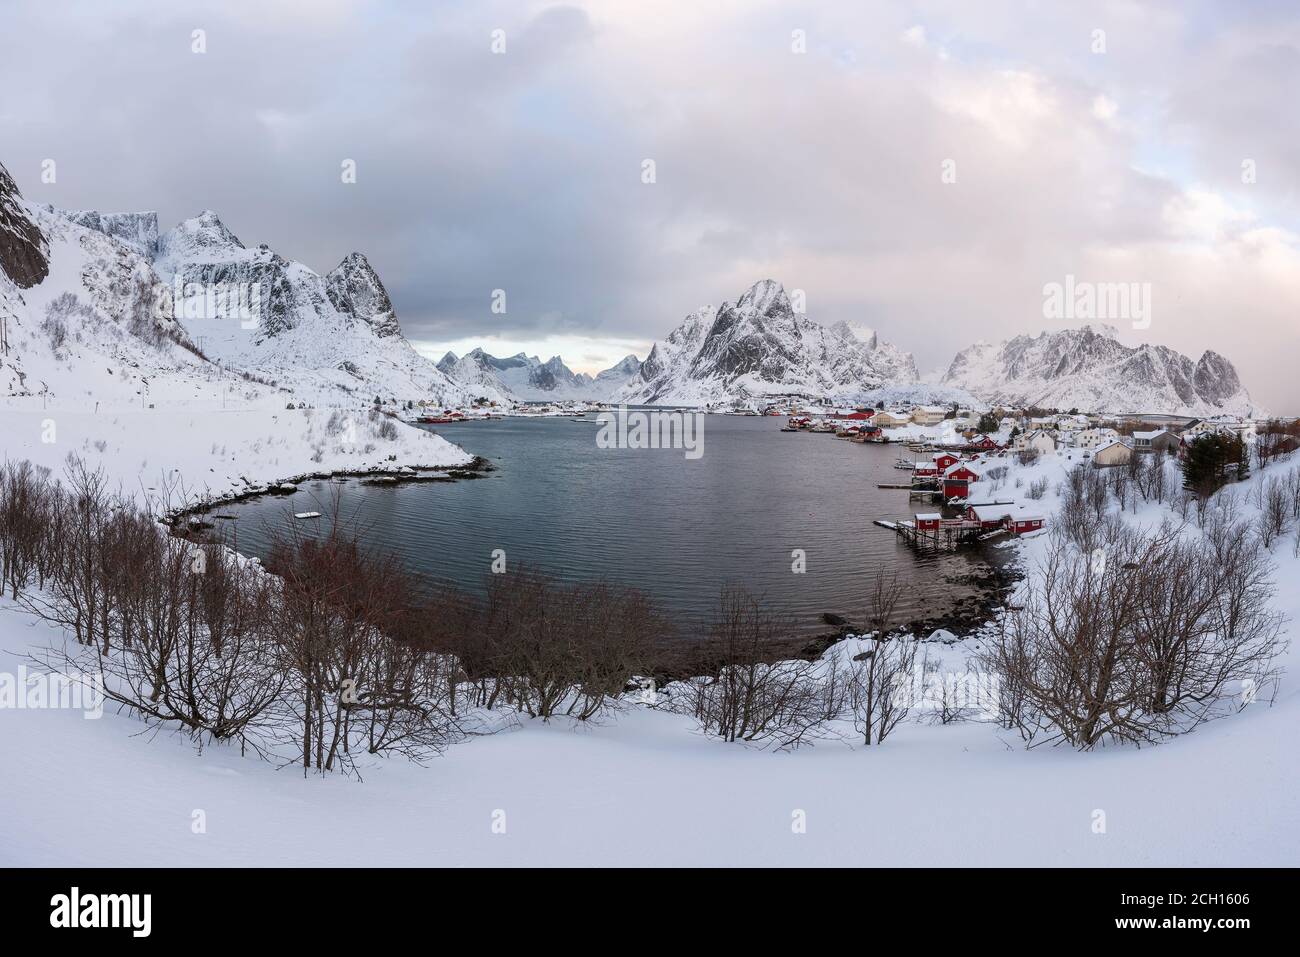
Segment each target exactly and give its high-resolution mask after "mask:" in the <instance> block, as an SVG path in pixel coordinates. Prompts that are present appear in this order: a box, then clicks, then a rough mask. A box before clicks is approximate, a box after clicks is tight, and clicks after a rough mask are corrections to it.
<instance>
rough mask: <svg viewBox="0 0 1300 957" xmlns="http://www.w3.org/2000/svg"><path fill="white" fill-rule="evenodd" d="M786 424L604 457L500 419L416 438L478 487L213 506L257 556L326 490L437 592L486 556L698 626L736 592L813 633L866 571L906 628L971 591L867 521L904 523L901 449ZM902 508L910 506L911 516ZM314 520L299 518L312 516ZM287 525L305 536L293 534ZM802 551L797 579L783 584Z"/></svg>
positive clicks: (966, 559)
mask: <svg viewBox="0 0 1300 957" xmlns="http://www.w3.org/2000/svg"><path fill="white" fill-rule="evenodd" d="M784 421H785V420H784V419H782V418H776V417H769V418H761V417H741V416H721V415H710V416H707V417H706V418H705V424H704V445H703V448H704V454H703V456H702V457H701V458H699V459H696V460H688V459H686V458H685V454H684V452H683V451H681V450H667V449H664V450H658V449H645V450H626V449H600V448H597V446H596V434H597V432H598V430H599V426H598V425H596V424H595V423H594V422H590V421H589V422H581V421H574V420H572V419H569V418H546V419H540V418H539V419H521V418H510V419H503V420H498V421H491V422H474V423H463V424H457V425H445V426H444V425H439V426H432V427H429V428H431V429H432V430H433V431H435V432H437V433H438V434H440V435H442V436H444V437H446V438H447V439H448V440H449V441H452V442H455V443H457V444H458V445H460V446H462V447H463V448H464V449H465V450H466V451H468V452H470V453H473V454H475V455H481V456H483V457H484V458H487V459H489V460H491V461H492V463H493V465H494V466H495V471H493V472H490V473H488V474H487V476H486V477H484V478H482V479H477V480H472V481H460V482H454V483H425V484H412V485H397V486H392V487H383V486H373V485H365V484H363V483H361V482H360V481H357V480H345V481H317V482H306V483H303V484H302V485H301V486H300V488H299V491H298V492H297V493H296V494H294V495H293V496H289V497H286V498H263V499H257V500H252V501H248V502H242V503H238V504H233V505H228V506H223V507H221V508H220V509H218V510H217V511H218V512H219V513H220V514H223V515H236V516H238V518H237V521H235V522H221V523H220V524H221V525H222V526H225V527H227V529H228V528H229V526H231V525H233V526H235V529H234V534H235V535H236V536H237V542H238V546H239V548H240V550H241V551H244V552H247V553H251V554H255V555H262V556H265V554H266V550H267V547H268V543H269V539H270V531H271V528H272V527H273V526H274V525H275V524H277V523H284V522H291V521H293V518H292V513H293V512H302V511H321V512H325V513H326V514H327V515H328V514H329V507H330V502H331V497H332V496H333V495H334V494H335V493H336V492H337V493H338V494H339V495H340V503H341V506H342V512H343V515H344V517H345V518H347V519H350V520H354V521H356V522H357V523H358V524H359V525H360V527H361V528H362V529H363V532H364V537H365V538H366V540H367V541H369V542H372V543H373V544H375V545H378V546H380V547H383V548H386V549H391V550H393V551H395V552H397V553H398V554H399V555H401V556H402V558H403V559H404V560H405V561H406V562H407V564H408V565H409V566H410V568H411V569H412V570H413V571H415V572H417V573H419V574H421V575H423V576H425V577H426V578H428V579H430V580H433V581H443V582H446V581H449V582H453V583H455V584H458V585H462V586H466V587H470V588H476V589H477V588H481V587H482V583H483V580H484V576H485V575H486V574H487V573H488V572H489V568H490V564H491V555H492V551H493V550H494V549H498V548H500V549H504V550H505V552H506V556H507V562H509V563H515V564H517V563H527V564H528V565H530V566H534V567H536V568H539V569H542V570H545V571H547V572H549V573H551V574H552V575H554V576H556V577H558V578H560V579H564V580H570V581H576V580H594V579H598V578H601V577H605V578H608V579H611V580H614V581H618V582H622V583H626V584H630V585H634V586H636V587H639V588H642V589H644V590H646V591H647V592H649V593H650V594H651V595H652V596H654V597H655V598H656V600H657V601H658V602H659V603H660V604H661V605H662V606H663V607H664V608H665V609H667V610H669V611H672V612H675V613H677V614H680V615H687V616H698V617H707V616H708V615H709V614H710V613H711V612H712V610H713V609H714V608H715V607H716V604H717V598H718V592H719V590H720V588H721V587H722V586H723V584H725V583H727V582H738V583H741V584H743V585H745V586H746V587H747V588H749V589H750V590H751V591H752V592H754V593H756V594H761V595H763V596H765V598H766V599H767V600H768V601H769V602H770V603H771V604H773V605H774V606H777V607H778V608H779V609H781V610H782V611H783V612H785V613H786V614H788V615H789V616H791V618H792V619H793V621H794V624H795V625H796V626H797V627H798V628H799V629H800V630H804V629H806V630H807V631H809V632H812V631H816V630H819V628H820V630H823V631H824V630H825V629H824V627H821V625H820V617H821V614H822V613H823V612H834V613H837V614H841V615H843V616H845V617H846V618H848V619H849V620H850V621H853V620H856V619H858V618H860V616H861V613H862V611H863V609H864V607H865V600H864V594H865V590H866V588H867V585H868V583H869V581H870V579H871V577H872V576H873V574H874V573H875V571H876V569H877V568H879V567H880V566H882V565H885V566H888V567H892V568H894V569H896V570H897V573H898V575H899V578H900V579H901V580H902V581H903V582H904V583H905V585H906V588H905V592H904V596H903V606H902V607H901V608H900V612H901V613H902V614H903V615H905V616H906V617H907V618H908V619H919V618H932V617H935V616H938V615H943V614H948V613H950V612H951V611H953V610H954V609H955V606H956V605H957V603H959V602H961V601H963V600H965V601H969V600H971V599H973V598H974V597H975V596H976V595H977V594H978V589H977V587H976V586H975V585H974V584H972V583H971V582H970V581H969V579H970V576H972V574H975V573H982V572H984V571H986V569H987V567H986V566H985V565H984V563H983V560H982V559H981V558H979V557H978V556H977V554H975V553H966V552H962V553H957V554H954V553H939V554H925V555H918V554H917V553H915V552H914V551H912V550H911V549H909V548H908V547H906V546H904V545H902V544H899V543H898V542H897V541H896V540H895V536H894V533H893V532H891V531H889V530H888V529H884V528H880V527H878V526H875V525H873V524H872V521H873V520H874V519H877V518H906V517H908V516H909V515H910V514H911V511H912V508H911V507H909V503H908V500H907V492H906V491H904V490H886V489H877V488H876V484H877V483H878V482H885V483H889V482H899V481H903V480H905V477H906V474H907V473H905V472H901V471H898V470H896V469H894V468H893V463H894V461H895V460H896V459H897V458H898V457H899V455H900V452H901V454H903V455H906V454H907V453H906V451H905V447H904V446H899V445H887V446H886V445H858V444H854V443H850V442H845V441H841V440H837V439H835V438H833V437H831V436H826V435H811V434H805V433H783V432H781V431H780V427H781V425H782V424H783V423H784ZM913 504H915V503H913ZM309 521H311V520H309ZM300 524H301V523H300ZM794 549H803V550H804V552H805V554H806V556H807V571H806V572H805V573H804V574H794V573H793V572H792V571H791V563H792V561H793V559H792V556H791V553H792V551H793V550H794Z"/></svg>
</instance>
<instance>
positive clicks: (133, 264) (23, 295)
mask: <svg viewBox="0 0 1300 957" xmlns="http://www.w3.org/2000/svg"><path fill="white" fill-rule="evenodd" d="M84 217H85V214H78V217H76V218H74V217H67V216H64V215H62V214H60V213H58V212H56V211H53V210H51V209H50V208H49V207H45V206H41V205H38V204H30V203H27V202H26V201H25V200H24V199H23V198H22V196H21V195H20V194H19V192H18V189H17V186H16V185H15V184H14V181H13V180H12V179H11V178H10V176H9V174H8V172H7V171H6V170H5V169H4V167H3V166H0V332H2V333H3V342H2V343H0V395H2V396H37V395H43V396H46V399H43V400H42V401H43V402H44V401H47V400H48V397H51V396H53V397H55V398H57V399H66V400H71V401H73V402H81V401H85V402H86V403H92V402H93V403H100V402H103V403H112V402H114V401H117V402H123V403H131V404H134V403H136V402H140V403H145V402H147V401H150V400H157V399H170V400H182V399H183V400H192V399H201V398H212V397H214V396H221V395H226V396H230V397H248V396H254V395H263V396H264V395H265V394H266V392H267V390H266V389H265V388H264V387H262V386H260V385H257V384H256V383H250V382H245V381H243V380H242V379H239V378H236V377H235V376H234V374H233V373H230V372H226V371H225V370H221V369H217V368H216V367H214V366H213V364H212V363H211V362H208V361H207V360H206V359H204V358H203V357H202V356H201V355H200V354H199V353H198V350H197V348H196V346H195V344H194V341H193V339H192V338H191V337H190V335H189V334H188V332H187V330H185V329H184V328H183V327H182V326H181V325H180V324H179V323H178V322H177V321H176V320H175V319H173V318H169V317H166V316H160V315H158V313H157V311H156V310H155V309H154V304H155V293H156V291H157V289H158V276H157V274H156V273H155V272H154V270H153V266H152V263H151V261H150V259H149V258H148V257H147V256H146V255H145V254H144V252H143V251H142V249H141V248H139V247H138V246H137V245H136V244H135V243H128V242H124V241H122V240H121V239H118V238H116V237H115V236H113V235H110V234H108V233H103V232H100V231H99V230H97V229H93V228H89V227H87V226H85V225H82V223H81V222H80V221H79V219H84Z"/></svg>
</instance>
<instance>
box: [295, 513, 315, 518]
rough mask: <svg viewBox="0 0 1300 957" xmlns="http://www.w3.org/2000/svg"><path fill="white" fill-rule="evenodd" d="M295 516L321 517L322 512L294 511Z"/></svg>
mask: <svg viewBox="0 0 1300 957" xmlns="http://www.w3.org/2000/svg"><path fill="white" fill-rule="evenodd" d="M293 517H294V518H320V512H294V513H293Z"/></svg>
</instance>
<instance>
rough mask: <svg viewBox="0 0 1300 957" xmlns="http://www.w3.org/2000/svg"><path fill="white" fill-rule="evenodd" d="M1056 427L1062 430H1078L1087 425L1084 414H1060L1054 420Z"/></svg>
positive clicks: (1086, 418)
mask: <svg viewBox="0 0 1300 957" xmlns="http://www.w3.org/2000/svg"><path fill="white" fill-rule="evenodd" d="M1056 427H1057V428H1058V429H1060V430H1061V431H1062V432H1079V431H1082V430H1083V429H1086V428H1087V427H1088V417H1087V416H1086V415H1062V416H1060V417H1059V418H1057V420H1056Z"/></svg>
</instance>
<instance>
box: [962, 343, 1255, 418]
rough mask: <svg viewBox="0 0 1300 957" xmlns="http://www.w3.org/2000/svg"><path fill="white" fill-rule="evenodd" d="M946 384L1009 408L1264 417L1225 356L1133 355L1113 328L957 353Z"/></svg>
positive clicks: (1136, 351) (1155, 350) (1150, 350)
mask: <svg viewBox="0 0 1300 957" xmlns="http://www.w3.org/2000/svg"><path fill="white" fill-rule="evenodd" d="M940 382H941V383H942V384H944V385H948V386H955V387H958V388H961V389H965V390H966V391H968V392H970V393H972V394H974V395H976V396H979V397H980V398H981V399H983V400H984V401H986V402H989V403H997V404H1002V405H1014V406H1038V407H1040V408H1057V409H1080V410H1082V411H1099V410H1100V411H1108V412H1170V413H1176V414H1185V415H1220V414H1225V413H1226V414H1230V415H1241V416H1255V415H1260V414H1262V411H1263V410H1261V409H1259V408H1258V407H1257V406H1256V405H1255V404H1254V403H1253V402H1252V401H1251V398H1250V394H1249V393H1248V392H1247V391H1246V389H1245V387H1244V386H1243V385H1242V384H1241V380H1240V379H1238V377H1237V371H1236V369H1234V368H1233V366H1232V363H1231V362H1229V361H1228V360H1227V359H1225V358H1224V357H1223V356H1221V355H1219V354H1218V353H1217V352H1210V351H1207V352H1205V353H1204V354H1202V355H1201V357H1200V359H1198V360H1196V361H1195V362H1193V361H1192V360H1191V359H1189V358H1188V357H1187V356H1185V355H1182V354H1181V353H1179V352H1175V351H1174V350H1173V349H1170V348H1168V347H1166V346H1156V345H1146V344H1144V345H1141V346H1135V347H1130V346H1126V345H1124V344H1123V343H1121V342H1120V341H1119V339H1118V331H1117V330H1116V329H1115V328H1113V327H1111V326H1083V327H1082V328H1079V329H1062V330H1060V331H1058V332H1044V333H1041V334H1039V335H1037V336H1025V335H1022V336H1016V337H1014V338H1012V339H1008V340H1006V341H1004V342H999V343H996V344H989V343H984V342H979V343H976V344H975V345H973V346H970V347H969V348H966V349H963V350H962V351H961V352H959V353H957V355H956V356H955V357H954V358H953V360H952V363H951V364H950V365H949V366H948V370H947V372H945V373H944V375H943V377H942V379H941V380H940Z"/></svg>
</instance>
